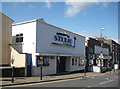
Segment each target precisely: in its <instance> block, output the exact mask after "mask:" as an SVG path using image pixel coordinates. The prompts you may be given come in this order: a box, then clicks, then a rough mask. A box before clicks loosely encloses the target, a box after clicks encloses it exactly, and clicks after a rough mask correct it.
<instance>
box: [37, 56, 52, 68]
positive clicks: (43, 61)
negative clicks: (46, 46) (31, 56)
mask: <svg viewBox="0 0 120 89" xmlns="http://www.w3.org/2000/svg"><path fill="white" fill-rule="evenodd" d="M49 62H50V60H49V57H48V56H44V57H43V56H37V66H49Z"/></svg>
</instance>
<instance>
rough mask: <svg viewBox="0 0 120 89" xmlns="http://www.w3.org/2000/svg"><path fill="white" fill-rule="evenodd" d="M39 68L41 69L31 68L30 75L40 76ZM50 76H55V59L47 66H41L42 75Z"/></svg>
mask: <svg viewBox="0 0 120 89" xmlns="http://www.w3.org/2000/svg"><path fill="white" fill-rule="evenodd" d="M40 68H41V67H32V75H33V76H40ZM50 74H56V57H55V59H50V65H49V66H43V68H42V75H50Z"/></svg>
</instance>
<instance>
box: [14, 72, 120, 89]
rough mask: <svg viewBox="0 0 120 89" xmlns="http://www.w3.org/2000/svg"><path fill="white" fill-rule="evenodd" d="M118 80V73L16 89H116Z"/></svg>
mask: <svg viewBox="0 0 120 89" xmlns="http://www.w3.org/2000/svg"><path fill="white" fill-rule="evenodd" d="M118 78H119V79H120V76H118V73H112V74H110V73H107V74H105V75H100V76H87V77H86V78H75V79H67V80H59V81H52V82H44V83H34V84H26V85H20V86H15V87H85V88H92V87H113V89H115V88H114V87H118ZM85 88H84V89H85Z"/></svg>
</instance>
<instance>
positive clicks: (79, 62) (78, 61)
mask: <svg viewBox="0 0 120 89" xmlns="http://www.w3.org/2000/svg"><path fill="white" fill-rule="evenodd" d="M78 65H79V66H80V57H79V59H78Z"/></svg>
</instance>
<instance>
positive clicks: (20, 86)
mask: <svg viewBox="0 0 120 89" xmlns="http://www.w3.org/2000/svg"><path fill="white" fill-rule="evenodd" d="M77 79H83V78H75V79H66V80H57V81H49V82H41V83H32V84H24V85H13V86H4V87H3V88H7V87H23V86H32V85H40V84H48V83H57V82H64V81H70V80H77Z"/></svg>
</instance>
